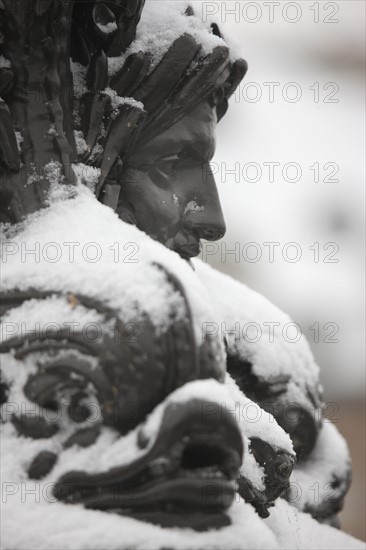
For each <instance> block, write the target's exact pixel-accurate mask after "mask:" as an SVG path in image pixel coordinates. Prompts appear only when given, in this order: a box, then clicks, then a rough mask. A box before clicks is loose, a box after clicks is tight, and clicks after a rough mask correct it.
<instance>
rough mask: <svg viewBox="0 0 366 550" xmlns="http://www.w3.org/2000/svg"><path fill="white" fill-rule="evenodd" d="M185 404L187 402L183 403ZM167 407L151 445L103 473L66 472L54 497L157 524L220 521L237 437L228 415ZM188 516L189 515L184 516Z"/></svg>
mask: <svg viewBox="0 0 366 550" xmlns="http://www.w3.org/2000/svg"><path fill="white" fill-rule="evenodd" d="M187 405H188V406H187ZM173 408H174V410H172V406H170V407H168V409H167V410H166V411H165V414H164V417H163V420H162V422H161V427H160V430H159V433H158V436H157V438H156V440H155V443H154V445H153V446H152V447H151V449H150V450H149V451H148V452H147V453H146V454H145V455H144V456H143V457H141V458H139V459H138V460H136V461H134V462H133V463H131V464H129V465H124V466H120V467H117V468H112V469H110V470H109V471H107V472H103V473H96V474H89V473H86V472H82V471H74V472H69V473H67V474H65V475H63V476H62V477H61V479H59V481H58V483H57V484H56V486H55V489H54V494H55V496H56V497H57V498H58V499H59V500H61V501H63V502H65V503H69V504H83V505H84V506H85V507H86V508H88V509H97V510H103V511H109V512H116V513H120V514H123V515H128V516H133V517H136V518H138V519H142V520H146V521H151V522H153V523H158V524H159V525H161V526H173V525H175V526H187V527H188V526H190V527H193V528H196V529H207V528H209V527H211V526H215V527H216V528H217V527H220V526H222V525H226V524H228V523H230V522H229V519H228V518H227V517H226V516H225V514H224V511H225V510H226V509H227V508H228V507H229V506H230V505H231V503H232V501H233V499H234V496H235V493H236V481H235V479H236V477H237V473H238V470H239V468H240V465H241V461H242V453H243V447H242V440H241V437H240V434H239V433H238V428H237V426H236V424H235V422H234V420H233V419H232V418H231V417H228V418H227V419H224V420H223V419H222V418H221V423H219V420H220V415H218V414H217V415H213V416H214V418H207V419H205V421H204V422H202V402H200V401H198V400H197V401H196V400H195V401H193V402H190V403H188V404H187V403H182V404H176V405H174V407H173ZM188 518H190V519H188Z"/></svg>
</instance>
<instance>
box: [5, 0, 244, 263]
mask: <svg viewBox="0 0 366 550" xmlns="http://www.w3.org/2000/svg"><path fill="white" fill-rule="evenodd" d="M143 4H144V2H141V1H137V0H136V1H134V2H129V3H127V4H125V3H121V2H117V1H115V2H95V1H93V2H81V1H80V2H78V1H76V2H74V4H73V3H70V4H67V5H64V6H62V7H57V6H56V4H55V3H52V2H51V3H49V5H46V6H44V7H43V8H42V9H41V8H38V11H37V12H36V13H34V12H31V16H32V23H33V27H34V33H33V34H34V36H31V37H30V40H31V42H32V43H33V44H34V47H35V51H36V50H37V41H38V50H37V51H38V58H37V59H35V61H34V64H32V63H30V67H31V70H30V74H29V77H28V80H22V79H21V78H19V74H20V73H19V71H20V69H19V62H18V63H13V65H12V66H11V67H10V68H4V69H0V70H1V71H2V72H3V73H4V75H3V77H4V78H5V77H6V79H5V81H6V83H7V85H6V86H3V88H4V89H3V91H1V90H0V93H2V94H3V95H4V97H5V101H7V98H9V101H8V104H7V103H4V105H0V107H2V108H3V110H4V133H5V132H6V133H7V134H9V135H10V138H8V141H9V145H8V146H7V147H6V148H5V149H4V151H3V153H2V162H3V165H4V166H6V167H7V169H8V171H9V172H10V173H9V174H8V176H7V178H5V181H3V182H2V186H1V191H2V196H3V197H4V199H5V200H6V201H7V204H9V203H10V204H12V208H11V212H9V211H7V210H6V209H3V210H2V219H3V220H4V221H10V222H14V221H19V219H21V217H22V216H24V214H26V213H27V212H29V211H32V210H35V209H37V208H38V206H39V203H41V204H42V203H44V202H45V200H46V198H45V196H46V194H47V187H48V185H49V182H47V181H45V180H47V174H46V173H45V169H44V167H45V166H46V165H48V164H49V162H51V161H57V162H60V164H61V165H62V167H63V173H64V176H65V182H66V183H67V182H70V181H74V175H73V163H79V164H80V163H84V164H87V165H91V166H93V167H95V168H96V169H98V170H100V172H99V178H98V183H97V185H96V187H95V194H96V195H97V197H98V198H99V200H101V201H102V202H103V203H105V204H108V205H109V206H111V207H112V208H113V209H115V210H116V211H117V212H118V214H119V215H120V217H121V218H122V219H123V220H124V221H127V222H128V223H133V224H135V225H136V226H137V227H138V228H139V229H142V230H143V231H145V232H146V233H148V234H149V235H150V236H151V237H153V238H154V239H156V240H158V241H160V242H162V243H163V244H165V245H166V246H167V247H168V248H170V249H172V250H175V251H176V252H178V253H179V254H180V255H181V256H182V257H184V258H190V257H192V256H196V255H197V254H198V252H199V242H200V239H208V240H217V239H219V238H221V237H222V236H223V235H224V233H225V222H224V219H223V214H222V211H221V206H220V201H219V197H218V193H217V189H216V185H215V181H214V177H213V174H212V171H211V169H210V165H209V162H210V160H211V158H212V156H213V153H214V149H215V127H216V123H217V121H218V120H220V118H221V117H222V116H223V115H224V114H225V112H226V110H227V107H228V98H229V97H230V95H231V94H232V93H233V92H234V90H235V88H236V86H237V85H238V84H239V82H240V80H241V79H242V78H243V76H244V74H245V72H246V63H245V61H244V60H242V59H236V60H235V59H232V57H231V54H230V51H229V49H228V47H227V45H226V44H225V42H224V40H223V39H222V37H221V35H220V32H219V29H218V27H217V25H215V24H213V25H211V27H209V26H208V27H207V26H205V25H203V23H202V22H200V21H199V19H198V17H196V16H195V15H194V12H193V9H192V8H187V9H186V10H185V11H184V12H179V10H177V9H175V17H176V19H177V20H178V21H179V25H180V27H179V26H178V28H177V29H176V30H174V31H172V33H173V34H171V35H170V36H169V37H168V38H167V39H165V40H164V39H163V38H162V36H161V34H162V30H161V28H160V29H157V30H156V29H155V30H154V28H153V27H152V28H151V29H150V28H148V22H149V18H150V17H151V15H152V14H154V10H155V12H156V6H155V3H154V2H151V3H149V5H147V6H146V7H145V13H144V15H143V17H144V18H145V20H144V19H143V20H142V21H141V22H140V26H141V25H142V30H141V31H139V29H140V26H139V27H137V35H136V26H137V23H138V21H139V19H140V15H141V10H142V7H143ZM167 9H168V7H164V9H163V7H162V6H160V11H161V14H160V15H161V17H162V18H163V16H164V12H165V11H166V10H167ZM170 9H171V8H170ZM57 10H58V11H57ZM60 10H61V12H60ZM149 10H150V12H151V10H153V11H152V12H151V13H150V12H149ZM55 14H56V15H55ZM57 14H58V15H57ZM6 16H7V19H6V23H7V25H5V37H6V40H5V42H4V46H3V51H4V55H5V57H6V58H8V59H9V60H10V62H12V60H13V61H14V60H15V58H17V59H19V57H20V58H21V55H23V59H24V60H25V59H26V58H27V59H29V54H28V53H27V45H26V42H27V40H23V39H22V40H20V36H21V32H20V30H21V28H22V24H21V23H23V26H25V22H24V21H21V20H19V14H18V13H17V12H16V10H14V9H12V8H11V6H10V5H9V6H7V7H6ZM55 16H57V17H59V18H60V17H61V16H62V17H63V19H64V20H69V25H70V27H71V34H70V37H69V41H66V40H65V37H64V36H62V32H64V33H65V32H66V30H65V29H64V30H63V31H62V29H59V33H60V36H57V35H56V37H55V38H56V41H57V39H58V40H59V41H60V43H61V44H62V47H63V51H61V54H60V56H59V59H58V60H56V59H53V60H52V52H55V48H54V49H52V48H53V46H54V45H55V44H53V43H52V40H53V37H51V36H47V32H48V29H47V27H48V26H51V25H52V24H54V23H52V21H53V20H54V18H55ZM155 17H156V13H155ZM167 22H169V20H168V19H167ZM70 23H71V24H70ZM167 24H168V23H167ZM144 25H145V26H144ZM162 25H163V24H162ZM146 28H148V31H149V34H150V39H149V41H148V42H146V43H143V40H142V38H141V35H143V34H144V33H145V34H147V33H146ZM162 28H164V27H162ZM182 29H183V30H182ZM23 30H24V31H25V29H23ZM69 31H70V28H69ZM183 31H184V32H183ZM139 32H140V34H139ZM165 32H166V31H165ZM154 33H155V34H154ZM159 33H160V34H159ZM45 36H47V40H46V42H45V38H44V37H45ZM159 41H160V42H161V44H160V45H159ZM19 42H20V47H17V46H16V44H18V43H19ZM141 42H142V43H141ZM157 43H158V44H157ZM139 48H141V49H139ZM61 50H62V49H61ZM68 52H69V53H70V56H71V59H72V60H73V61H72V65H71V68H70V66H69V63H68V59H67V57H66V56H67V53H68ZM41 62H43V63H44V65H45V66H46V67H47V68H48V71H47V70H46V73H45V74H43V76H44V81H42V80H41V81H39V79H41V78H43V77H42V69H41V66H40V63H41ZM38 65H39V66H38ZM56 67H57V68H56ZM71 70H72V72H73V77H74V86H73V85H72V76H71ZM32 71H33V74H32ZM5 73H6V74H5ZM3 80H4V79H3ZM36 92H37V93H36ZM35 96H37V97H35ZM21 97H23V98H24V97H26V98H27V101H26V106H25V111H27V109H29V112H32V116H33V119H34V121H33V124H34V127H35V128H37V132H36V133H34V132H29V131H28V128H27V120H29V117H27V116H25V112H24V108H23V107H22V108H20V107H21V106H19V105H18V104H19V103H21V104H22V103H23V99H20V98H21ZM32 104H33V108H32ZM46 119H50V120H46ZM11 125H13V126H14V127H15V129H16V132H18V133H17V136H18V141H19V136H20V137H21V139H20V141H21V143H20V144H19V147H20V153H21V158H20V161H19V154H18V151H17V144H16V138H15V135H14V133H12V131H11ZM40 135H42V136H43V139H45V140H46V143H44V144H43V147H42V145H41V144H40V143H37V145H36V146H35V143H34V140H35V139H37V136H40ZM104 152H105V154H104ZM19 174H20V175H19ZM14 180H17V181H16V182H15V181H14ZM24 184H25V185H24ZM24 187H27V189H26V190H25V189H24ZM25 204H26V205H27V206H25ZM10 214H12V216H11V215H10Z"/></svg>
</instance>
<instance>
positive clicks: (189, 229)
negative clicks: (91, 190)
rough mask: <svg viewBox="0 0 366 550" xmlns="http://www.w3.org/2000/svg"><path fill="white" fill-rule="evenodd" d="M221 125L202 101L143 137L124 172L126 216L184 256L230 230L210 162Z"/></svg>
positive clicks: (122, 212) (123, 209) (122, 208)
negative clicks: (157, 131)
mask: <svg viewBox="0 0 366 550" xmlns="http://www.w3.org/2000/svg"><path fill="white" fill-rule="evenodd" d="M215 128H216V114H215V111H214V110H213V109H212V108H211V107H210V106H209V105H208V103H202V104H200V105H198V106H197V107H195V108H194V109H193V110H192V111H191V112H190V114H189V115H186V116H185V117H184V118H182V119H181V120H180V121H178V122H177V123H175V124H174V125H173V126H171V127H170V128H168V129H167V130H166V131H164V132H163V133H161V134H160V135H157V136H156V137H154V138H152V139H150V140H149V141H143V137H142V139H140V140H139V141H138V142H137V143H136V145H135V146H134V150H133V153H132V154H131V157H130V159H129V163H128V167H127V169H126V170H125V172H124V173H123V183H122V191H121V196H120V197H121V198H120V201H119V204H118V208H117V212H118V214H119V215H120V217H121V218H122V219H124V220H125V221H127V222H129V223H133V224H135V225H137V227H138V228H139V229H141V230H142V231H145V233H147V234H148V235H150V236H151V237H153V238H154V239H156V240H158V241H159V242H161V243H163V244H164V245H165V246H167V247H168V248H170V249H171V250H174V251H176V252H178V254H180V255H181V256H182V257H183V258H191V257H193V256H197V254H198V253H199V250H200V239H206V240H218V239H220V238H221V237H223V235H224V234H225V222H224V218H223V214H222V211H221V206H220V201H219V197H218V193H217V189H216V184H215V180H214V177H213V174H212V171H211V169H210V166H209V162H210V160H211V159H212V157H213V154H214V150H215Z"/></svg>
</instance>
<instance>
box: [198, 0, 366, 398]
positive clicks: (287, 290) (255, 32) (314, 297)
mask: <svg viewBox="0 0 366 550" xmlns="http://www.w3.org/2000/svg"><path fill="white" fill-rule="evenodd" d="M194 5H195V10H196V13H197V12H198V11H199V10H201V15H202V17H203V18H205V17H206V16H208V15H211V14H212V16H213V18H214V19H215V20H216V21H217V22H218V23H219V26H220V29H221V31H222V32H223V34H224V36H225V38H226V39H228V40H229V41H230V42H231V43H234V45H235V48H236V50H237V51H238V52H240V54H241V55H242V56H243V57H244V58H245V59H246V60H247V61H248V63H249V71H248V74H247V76H246V77H245V80H244V82H243V83H242V84H241V86H240V88H239V90H238V91H237V93H236V94H235V96H234V97H233V98H232V99H231V102H230V108H229V111H228V113H227V115H226V116H225V118H224V119H223V120H222V121H221V122H220V124H219V126H218V140H217V150H216V154H215V157H214V159H213V169H214V171H216V181H217V184H218V188H219V193H220V197H221V201H222V205H223V210H224V214H225V217H226V223H227V233H226V235H225V237H224V239H222V241H221V242H219V243H218V247H217V248H216V247H215V249H213V248H212V246H210V247H206V246H205V245H204V246H203V250H202V258H203V259H204V260H205V261H208V262H209V263H210V264H212V265H214V266H215V267H217V268H218V269H220V270H222V271H224V272H227V273H229V274H231V275H233V276H234V277H235V278H237V279H239V280H241V281H242V282H245V283H246V284H248V285H249V286H251V287H252V288H254V289H256V290H258V291H260V292H262V293H263V294H264V295H265V296H266V297H267V298H269V299H270V300H271V301H273V302H274V303H276V304H277V305H278V306H279V307H281V308H282V309H284V310H285V311H286V312H288V313H289V314H290V315H291V316H292V318H293V319H294V320H295V321H297V322H298V323H299V325H300V326H301V328H302V330H303V333H304V334H305V335H306V336H307V338H308V339H309V342H310V344H311V346H312V349H313V351H314V354H315V356H316V358H317V360H318V362H319V364H320V365H321V376H322V380H323V382H324V386H325V390H326V396H327V397H339V396H343V397H344V396H349V395H359V396H360V395H362V394H363V392H364V348H363V341H364V284H363V280H364V252H363V251H364V234H363V230H364V175H365V174H364V161H365V135H364V131H365V127H364V114H365V113H364V93H365V81H364V50H365V30H364V21H365V4H364V2H362V1H349V0H347V1H337V2H324V1H322V2H311V1H298V2H283V1H281V2H280V1H276V2H263V1H261V2H229V1H227V2H203V3H194ZM269 163H278V164H276V165H275V164H269ZM271 170H273V173H272V174H271V172H270V171H271ZM229 171H231V172H229ZM249 243H254V244H250V245H249ZM264 243H278V244H272V245H270V244H267V245H265V244H264ZM289 243H295V244H289ZM271 247H272V252H273V257H272V258H270V248H271ZM229 250H235V251H236V253H235V254H229V253H228V251H229ZM300 255H301V257H300ZM297 258H298V261H294V260H296V259H297ZM254 260H257V261H254ZM254 321H255V320H254ZM269 321H271V319H269ZM310 327H312V328H310ZM317 340H319V341H317ZM334 340H336V342H335V341H334Z"/></svg>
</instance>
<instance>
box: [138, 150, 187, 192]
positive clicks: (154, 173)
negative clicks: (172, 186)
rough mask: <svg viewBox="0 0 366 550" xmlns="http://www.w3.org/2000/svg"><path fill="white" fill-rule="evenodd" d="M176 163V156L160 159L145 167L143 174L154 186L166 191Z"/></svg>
mask: <svg viewBox="0 0 366 550" xmlns="http://www.w3.org/2000/svg"><path fill="white" fill-rule="evenodd" d="M178 161H179V156H178V155H169V156H166V157H160V158H159V159H157V160H156V161H155V163H154V164H150V165H149V166H146V167H145V169H144V172H145V173H146V174H147V175H148V176H149V177H150V179H151V180H152V181H153V183H154V184H155V185H157V186H158V187H161V188H162V189H167V188H168V186H169V183H170V178H171V177H172V175H173V173H174V170H175V168H176V165H177V163H178Z"/></svg>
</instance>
